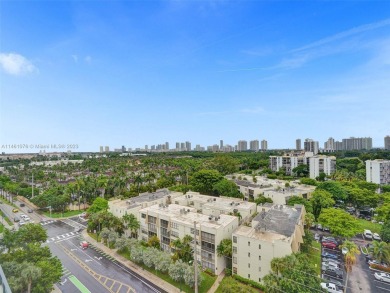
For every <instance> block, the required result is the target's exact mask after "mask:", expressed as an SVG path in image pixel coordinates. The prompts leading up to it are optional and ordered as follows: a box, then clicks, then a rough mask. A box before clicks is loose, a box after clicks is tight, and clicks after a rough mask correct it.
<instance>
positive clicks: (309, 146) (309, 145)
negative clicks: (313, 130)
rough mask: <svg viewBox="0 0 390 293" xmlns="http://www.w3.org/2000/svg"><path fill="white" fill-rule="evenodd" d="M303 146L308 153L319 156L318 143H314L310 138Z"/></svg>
mask: <svg viewBox="0 0 390 293" xmlns="http://www.w3.org/2000/svg"><path fill="white" fill-rule="evenodd" d="M303 144H304V148H305V151H306V152H312V153H313V154H314V155H316V154H318V150H319V145H318V141H314V140H312V139H310V138H306V139H305V142H304V143H303Z"/></svg>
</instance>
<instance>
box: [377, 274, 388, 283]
mask: <svg viewBox="0 0 390 293" xmlns="http://www.w3.org/2000/svg"><path fill="white" fill-rule="evenodd" d="M374 277H375V279H377V280H379V281H383V282H387V283H390V274H387V273H375V274H374Z"/></svg>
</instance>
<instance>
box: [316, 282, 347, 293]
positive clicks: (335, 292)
mask: <svg viewBox="0 0 390 293" xmlns="http://www.w3.org/2000/svg"><path fill="white" fill-rule="evenodd" d="M321 288H322V289H325V290H326V291H327V292H330V293H342V292H343V290H341V289H340V288H338V287H337V286H336V284H333V283H321Z"/></svg>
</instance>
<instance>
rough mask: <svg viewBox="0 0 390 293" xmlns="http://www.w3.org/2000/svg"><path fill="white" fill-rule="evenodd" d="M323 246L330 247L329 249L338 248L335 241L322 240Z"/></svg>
mask: <svg viewBox="0 0 390 293" xmlns="http://www.w3.org/2000/svg"><path fill="white" fill-rule="evenodd" d="M322 247H325V248H329V249H336V248H337V244H336V243H334V242H322Z"/></svg>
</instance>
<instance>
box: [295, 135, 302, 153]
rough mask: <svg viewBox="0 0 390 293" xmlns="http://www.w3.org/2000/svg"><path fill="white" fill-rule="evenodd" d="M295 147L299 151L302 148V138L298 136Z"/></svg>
mask: <svg viewBox="0 0 390 293" xmlns="http://www.w3.org/2000/svg"><path fill="white" fill-rule="evenodd" d="M295 148H296V149H297V151H300V150H301V149H302V145H301V139H300V138H298V139H297V140H296V141H295Z"/></svg>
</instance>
